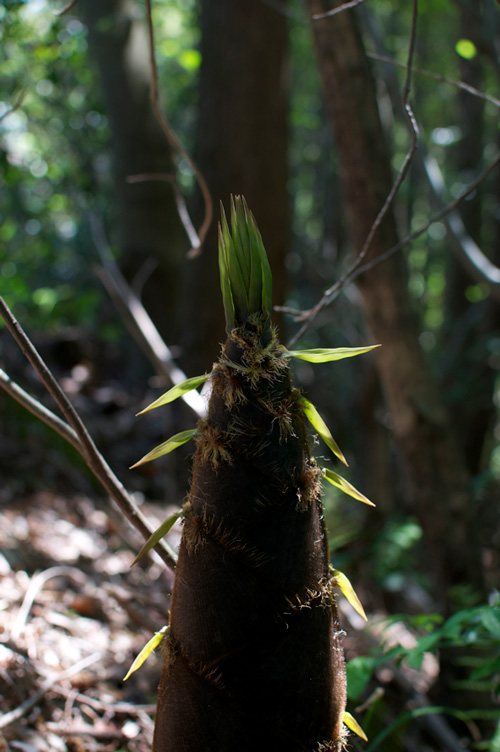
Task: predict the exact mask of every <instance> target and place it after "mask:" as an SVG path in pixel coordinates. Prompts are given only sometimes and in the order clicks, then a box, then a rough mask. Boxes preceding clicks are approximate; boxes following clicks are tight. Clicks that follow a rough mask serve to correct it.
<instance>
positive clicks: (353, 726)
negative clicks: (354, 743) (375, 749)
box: [342, 710, 368, 742]
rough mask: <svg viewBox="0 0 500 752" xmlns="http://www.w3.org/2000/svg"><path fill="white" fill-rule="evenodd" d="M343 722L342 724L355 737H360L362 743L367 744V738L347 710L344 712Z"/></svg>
mask: <svg viewBox="0 0 500 752" xmlns="http://www.w3.org/2000/svg"><path fill="white" fill-rule="evenodd" d="M342 720H343V721H344V724H345V725H346V726H347V728H348V729H349V730H350V731H352V732H353V733H354V734H357V736H359V737H361V739H363V741H365V742H367V741H368V737H367V735H366V734H365V732H364V731H363V729H362V728H361V726H360V725H359V723H358V722H357V720H356V719H355V718H354V716H353V715H351V714H350V713H349V712H348V711H347V710H346V711H345V712H344V717H343V719H342Z"/></svg>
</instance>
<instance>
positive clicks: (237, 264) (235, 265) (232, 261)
mask: <svg viewBox="0 0 500 752" xmlns="http://www.w3.org/2000/svg"><path fill="white" fill-rule="evenodd" d="M221 224H222V237H223V249H224V256H225V261H226V267H227V270H228V275H229V284H230V286H231V295H232V298H233V305H234V310H235V313H236V319H237V320H238V321H245V320H246V319H247V317H248V314H249V313H250V311H249V310H248V292H247V288H246V285H245V276H244V273H243V270H242V268H241V258H240V254H238V253H237V249H236V247H235V245H234V243H233V240H232V239H231V233H230V232H229V226H228V224H227V219H226V214H225V212H224V207H223V206H222V204H221Z"/></svg>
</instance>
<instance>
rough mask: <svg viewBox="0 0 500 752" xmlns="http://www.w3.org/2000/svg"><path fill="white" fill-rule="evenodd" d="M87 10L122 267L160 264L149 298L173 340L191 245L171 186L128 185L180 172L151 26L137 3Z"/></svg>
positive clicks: (112, 1) (120, 1) (131, 271)
mask: <svg viewBox="0 0 500 752" xmlns="http://www.w3.org/2000/svg"><path fill="white" fill-rule="evenodd" d="M80 6H81V11H82V16H83V19H84V21H85V23H86V24H87V25H88V27H89V39H90V43H91V47H92V51H93V55H94V58H95V60H96V63H97V65H98V67H99V80H100V81H101V82H102V88H103V93H104V96H105V101H106V112H107V114H108V116H109V120H110V124H111V131H112V149H113V167H114V179H115V185H114V189H115V197H116V220H117V224H118V228H119V241H120V247H121V259H120V264H121V266H122V268H123V270H124V272H125V274H126V276H127V277H128V278H129V279H131V280H132V279H133V278H134V276H135V275H136V273H137V272H138V270H140V269H141V267H144V264H145V262H148V261H152V262H153V264H152V269H151V273H150V276H149V278H148V279H147V281H146V282H145V284H144V288H143V290H142V297H143V300H144V304H145V306H146V308H147V309H148V312H149V313H150V315H151V317H152V318H153V320H154V321H155V323H156V325H157V327H158V329H159V330H160V332H161V333H162V335H163V337H164V338H165V339H166V341H167V342H168V343H171V342H172V341H173V339H174V338H175V337H176V336H177V332H176V326H175V322H176V319H177V318H178V315H179V314H178V309H179V300H178V289H179V277H180V264H181V261H182V259H183V255H184V253H185V251H186V250H187V249H188V248H189V245H188V240H187V238H186V236H185V232H184V229H183V227H182V225H181V222H180V220H179V216H178V213H177V208H176V204H175V198H174V194H173V190H172V187H171V185H170V184H169V183H168V182H164V181H145V182H138V183H128V182H127V177H128V176H129V175H138V174H149V173H155V174H158V173H162V174H165V175H167V174H172V171H173V164H172V156H171V152H170V146H169V144H168V142H167V139H166V138H165V135H164V133H163V132H162V130H161V128H160V125H159V124H158V121H157V118H156V115H155V113H154V111H153V108H152V105H151V102H150V99H149V88H150V77H151V76H150V69H149V56H148V41H147V35H146V26H145V22H144V19H142V18H138V17H137V4H136V2H135V0H108V2H102V0H82V2H81V4H80V5H79V6H78V7H79V8H80ZM174 341H175V340H174Z"/></svg>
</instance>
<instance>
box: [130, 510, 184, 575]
mask: <svg viewBox="0 0 500 752" xmlns="http://www.w3.org/2000/svg"><path fill="white" fill-rule="evenodd" d="M183 516H184V513H183V511H182V510H181V511H180V512H175V513H174V514H171V515H170V517H167V519H166V520H164V521H163V522H162V523H161V525H160V527H159V528H158V529H157V530H155V531H154V533H152V534H151V535H150V536H149V538H148V539H147V541H146V543H145V544H144V545H143V547H142V548H141V550H140V551H139V553H138V554H137V556H136V557H135V559H134V561H133V562H132V564H131V565H130V566H131V567H133V566H134V564H137V562H138V561H140V560H141V559H142V557H143V556H145V555H146V554H147V552H148V551H150V550H151V549H152V548H154V547H155V546H156V544H157V543H159V542H160V540H161V539H162V538H163V537H164V536H165V535H166V534H167V533H168V531H169V530H170V529H171V528H172V527H173V526H174V524H175V523H176V522H177V520H178V519H180V518H181V517H183Z"/></svg>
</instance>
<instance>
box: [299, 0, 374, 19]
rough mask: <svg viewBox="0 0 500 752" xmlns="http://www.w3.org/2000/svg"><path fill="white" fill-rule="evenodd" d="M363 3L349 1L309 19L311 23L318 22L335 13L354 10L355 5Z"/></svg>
mask: <svg viewBox="0 0 500 752" xmlns="http://www.w3.org/2000/svg"><path fill="white" fill-rule="evenodd" d="M364 1H365V0H350V2H348V3H344V5H339V7H338V8H333V9H332V10H327V11H326V13H316V14H315V15H314V16H311V18H312V20H313V21H319V20H320V19H321V18H328V17H329V16H336V15H337V13H342V11H344V10H349V9H350V8H355V7H356V6H357V5H361V3H364Z"/></svg>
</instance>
